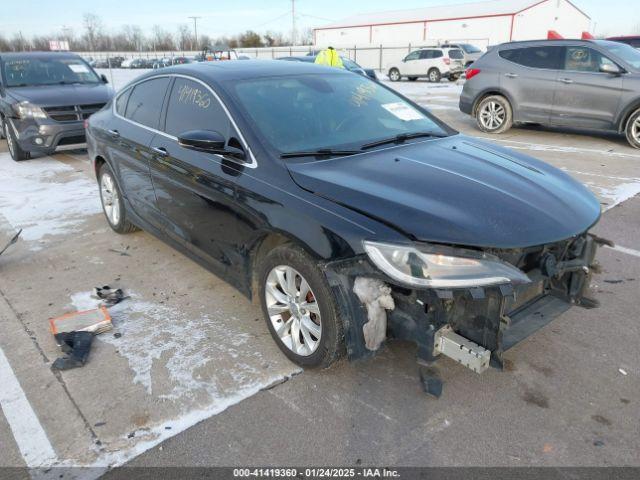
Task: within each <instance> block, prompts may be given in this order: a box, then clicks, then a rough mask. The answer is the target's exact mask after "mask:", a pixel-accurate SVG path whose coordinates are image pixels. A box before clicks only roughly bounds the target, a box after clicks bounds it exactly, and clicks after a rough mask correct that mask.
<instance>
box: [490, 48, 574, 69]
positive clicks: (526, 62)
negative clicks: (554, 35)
mask: <svg viewBox="0 0 640 480" xmlns="http://www.w3.org/2000/svg"><path fill="white" fill-rule="evenodd" d="M499 55H500V56H501V57H502V58H504V59H505V60H509V61H510V62H513V63H517V64H519V65H523V66H525V67H531V68H542V69H549V70H560V69H561V68H562V67H563V63H564V47H560V46H550V47H526V48H512V49H508V50H500V52H499Z"/></svg>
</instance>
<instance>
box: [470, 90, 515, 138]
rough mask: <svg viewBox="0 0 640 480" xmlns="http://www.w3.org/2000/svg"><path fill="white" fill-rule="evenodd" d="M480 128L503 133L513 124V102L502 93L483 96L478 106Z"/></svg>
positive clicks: (488, 131) (477, 121)
mask: <svg viewBox="0 0 640 480" xmlns="http://www.w3.org/2000/svg"><path fill="white" fill-rule="evenodd" d="M476 123H477V124H478V128H480V130H482V131H483V132H486V133H503V132H506V131H507V130H509V129H510V128H511V125H513V111H512V110H511V104H510V103H509V101H508V100H507V99H506V98H505V97H503V96H502V95H490V96H488V97H485V98H483V99H482V100H481V101H480V103H479V104H478V107H477V108H476Z"/></svg>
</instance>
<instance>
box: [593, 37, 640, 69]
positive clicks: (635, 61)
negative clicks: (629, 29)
mask: <svg viewBox="0 0 640 480" xmlns="http://www.w3.org/2000/svg"><path fill="white" fill-rule="evenodd" d="M602 45H603V46H604V47H605V48H606V49H607V50H608V51H610V52H611V53H612V54H613V55H615V56H616V57H618V58H620V59H621V60H623V61H624V62H626V63H628V64H629V65H631V66H632V67H633V68H638V69H640V51H638V50H636V49H635V48H633V47H632V46H630V45H627V44H626V43H616V42H603V43H602Z"/></svg>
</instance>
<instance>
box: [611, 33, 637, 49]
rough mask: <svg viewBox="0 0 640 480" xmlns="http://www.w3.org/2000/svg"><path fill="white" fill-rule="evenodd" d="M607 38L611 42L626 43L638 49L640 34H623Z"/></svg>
mask: <svg viewBox="0 0 640 480" xmlns="http://www.w3.org/2000/svg"><path fill="white" fill-rule="evenodd" d="M607 40H610V41H612V42H620V43H626V44H627V45H630V46H632V47H633V48H638V49H640V35H623V36H620V37H609V38H607Z"/></svg>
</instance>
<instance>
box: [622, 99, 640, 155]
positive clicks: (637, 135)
mask: <svg viewBox="0 0 640 480" xmlns="http://www.w3.org/2000/svg"><path fill="white" fill-rule="evenodd" d="M625 134H626V136H627V141H628V142H629V145H631V146H632V147H634V148H640V109H638V110H636V111H635V112H633V113H632V114H631V116H630V117H629V120H627V127H626V128H625Z"/></svg>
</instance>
